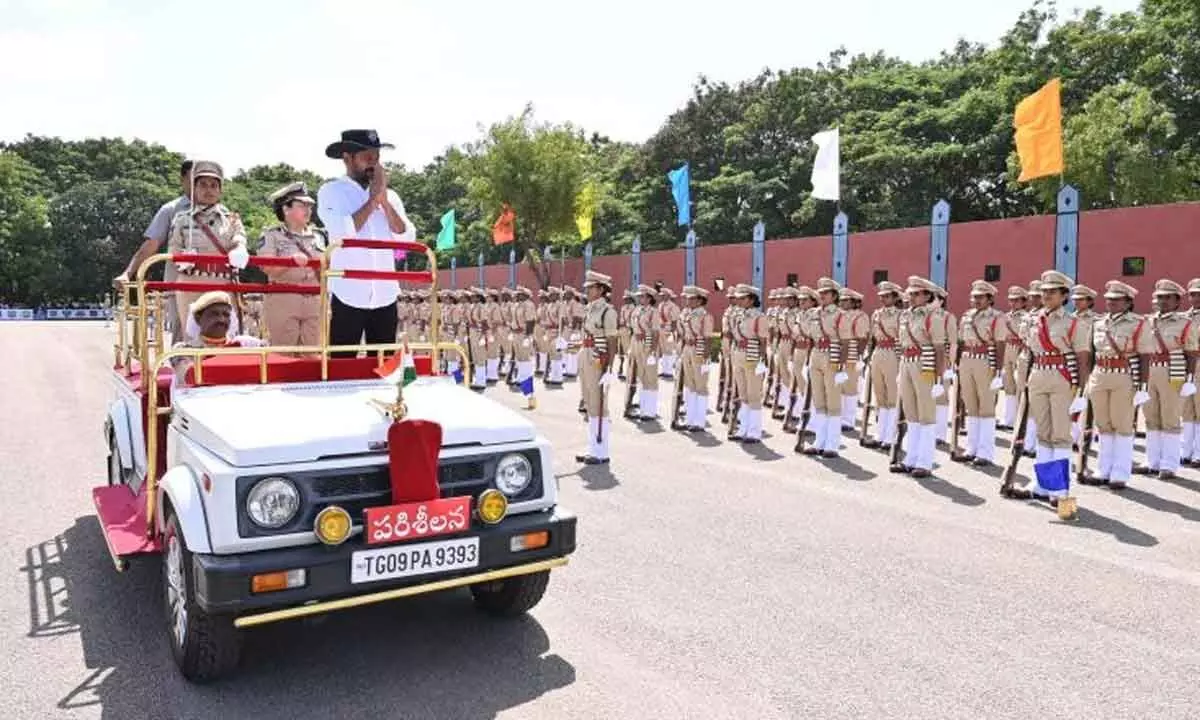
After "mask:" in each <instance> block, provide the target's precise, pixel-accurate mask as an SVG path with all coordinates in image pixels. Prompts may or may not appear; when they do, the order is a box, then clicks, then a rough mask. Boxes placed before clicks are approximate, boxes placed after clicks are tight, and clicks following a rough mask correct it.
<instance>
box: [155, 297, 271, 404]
mask: <svg viewBox="0 0 1200 720" xmlns="http://www.w3.org/2000/svg"><path fill="white" fill-rule="evenodd" d="M186 337H187V339H186V340H183V341H181V342H178V343H175V347H177V348H210V347H261V346H262V345H264V344H265V343H264V342H263V341H262V340H259V339H258V338H256V337H251V336H249V335H239V334H237V316H236V315H234V312H233V299H232V298H231V297H230V296H229V293H227V292H223V291H220V290H214V291H211V292H206V293H204V294H203V295H201V296H200V297H198V298H196V300H195V302H193V303H192V304H191V305H189V306H188V318H187V331H186ZM171 365H172V367H174V368H175V381H176V382H177V383H179V382H182V381H183V379H184V377H185V375H186V374H187V369H188V368H189V367H191V365H192V359H191V358H182V357H180V358H173V359H172V360H171Z"/></svg>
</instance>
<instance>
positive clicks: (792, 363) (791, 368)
mask: <svg viewBox="0 0 1200 720" xmlns="http://www.w3.org/2000/svg"><path fill="white" fill-rule="evenodd" d="M795 364H796V363H794V362H792V361H791V360H788V366H787V367H788V372H795V369H794V367H793V366H794V365H795Z"/></svg>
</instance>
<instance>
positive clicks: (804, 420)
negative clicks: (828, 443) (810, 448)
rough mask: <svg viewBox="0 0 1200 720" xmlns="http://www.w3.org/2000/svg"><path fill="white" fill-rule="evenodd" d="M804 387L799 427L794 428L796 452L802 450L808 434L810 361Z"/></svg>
mask: <svg viewBox="0 0 1200 720" xmlns="http://www.w3.org/2000/svg"><path fill="white" fill-rule="evenodd" d="M805 387H807V388H808V392H806V393H804V408H803V409H801V410H800V427H798V428H796V447H795V448H793V450H794V451H795V452H798V453H802V452H804V441H805V440H806V439H807V436H808V421H809V419H810V418H811V417H812V396H813V388H812V363H811V362H810V363H809V365H808V378H807V382H806V383H805Z"/></svg>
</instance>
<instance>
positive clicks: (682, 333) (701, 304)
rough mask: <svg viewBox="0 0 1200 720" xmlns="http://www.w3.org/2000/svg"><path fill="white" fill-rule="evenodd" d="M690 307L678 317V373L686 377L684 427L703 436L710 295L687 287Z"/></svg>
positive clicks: (687, 301)
mask: <svg viewBox="0 0 1200 720" xmlns="http://www.w3.org/2000/svg"><path fill="white" fill-rule="evenodd" d="M681 295H682V296H683V299H684V302H686V303H687V307H686V308H684V309H683V310H682V311H681V312H680V314H679V338H680V354H679V370H678V371H679V372H681V373H683V402H684V416H683V425H684V427H685V428H687V430H688V431H690V432H703V431H704V426H705V424H706V423H707V417H708V377H709V365H710V363H709V361H708V338H709V336H711V335H712V334H713V327H714V324H713V317H712V314H711V313H709V311H708V291H707V290H705V289H704V288H701V287H696V286H695V285H686V286H684V288H683V290H682V291H681Z"/></svg>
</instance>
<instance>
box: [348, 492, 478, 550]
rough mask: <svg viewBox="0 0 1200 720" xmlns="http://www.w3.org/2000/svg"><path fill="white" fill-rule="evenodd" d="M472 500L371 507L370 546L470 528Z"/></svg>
mask: <svg viewBox="0 0 1200 720" xmlns="http://www.w3.org/2000/svg"><path fill="white" fill-rule="evenodd" d="M470 521H471V498H470V496H469V495H464V496H462V497H452V498H440V499H438V500H429V501H427V502H419V503H407V504H404V505H388V506H386V507H373V508H367V513H366V527H365V530H364V533H365V535H366V540H367V544H368V545H379V544H381V543H394V542H404V541H406V540H421V539H424V538H429V537H435V536H437V535H452V534H454V533H457V532H462V531H463V530H466V529H467V525H469V524H470Z"/></svg>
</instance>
